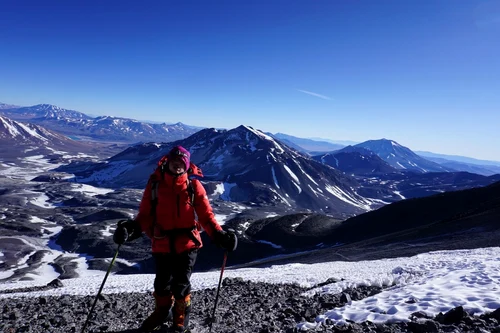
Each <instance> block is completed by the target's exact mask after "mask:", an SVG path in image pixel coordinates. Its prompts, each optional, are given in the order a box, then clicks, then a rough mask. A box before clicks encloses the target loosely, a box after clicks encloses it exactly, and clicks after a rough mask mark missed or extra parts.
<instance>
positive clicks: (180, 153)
mask: <svg viewBox="0 0 500 333" xmlns="http://www.w3.org/2000/svg"><path fill="white" fill-rule="evenodd" d="M190 156H191V154H190V153H189V151H187V149H186V148H184V147H182V146H175V147H174V148H172V150H170V152H169V153H168V159H169V160H173V159H175V158H180V159H181V160H182V161H183V162H184V165H185V166H186V168H185V169H186V170H187V169H189V166H190V165H191V162H190V161H189V158H190Z"/></svg>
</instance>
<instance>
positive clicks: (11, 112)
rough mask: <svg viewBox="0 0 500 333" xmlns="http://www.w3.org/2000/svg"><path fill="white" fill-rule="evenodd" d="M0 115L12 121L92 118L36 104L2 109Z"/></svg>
mask: <svg viewBox="0 0 500 333" xmlns="http://www.w3.org/2000/svg"><path fill="white" fill-rule="evenodd" d="M2 113H3V114H4V115H6V116H7V117H9V118H11V119H14V120H27V119H30V120H37V121H43V120H63V119H65V120H77V119H86V120H90V119H92V117H89V116H87V115H86V114H84V113H81V112H78V111H74V110H67V109H63V108H60V107H58V106H55V105H51V104H37V105H33V106H25V107H14V108H4V110H2Z"/></svg>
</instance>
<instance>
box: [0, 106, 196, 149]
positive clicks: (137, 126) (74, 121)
mask: <svg viewBox="0 0 500 333" xmlns="http://www.w3.org/2000/svg"><path fill="white" fill-rule="evenodd" d="M0 114H3V115H5V116H7V117H9V118H11V119H14V120H21V121H29V122H30V123H34V124H38V125H42V126H44V127H46V128H48V129H51V130H53V131H56V132H59V133H62V134H64V135H68V136H74V137H78V138H82V139H87V138H90V139H93V140H100V141H111V142H130V143H132V142H139V141H144V142H147V141H158V142H170V141H175V140H180V139H183V138H186V137H188V136H190V135H191V134H193V133H195V132H197V131H198V130H200V128H197V127H193V126H188V125H185V124H182V123H176V124H168V125H167V124H165V123H162V124H158V123H147V122H142V121H138V120H134V119H129V118H121V117H111V116H100V117H96V118H93V117H90V116H88V115H86V114H84V113H81V112H78V111H73V110H67V109H63V108H60V107H58V106H55V105H50V104H40V105H34V106H30V107H17V108H5V109H0Z"/></svg>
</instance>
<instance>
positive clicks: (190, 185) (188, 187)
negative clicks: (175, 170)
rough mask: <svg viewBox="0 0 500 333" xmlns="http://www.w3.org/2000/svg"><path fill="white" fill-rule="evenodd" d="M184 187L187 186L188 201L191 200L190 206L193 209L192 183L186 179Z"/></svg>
mask: <svg viewBox="0 0 500 333" xmlns="http://www.w3.org/2000/svg"><path fill="white" fill-rule="evenodd" d="M186 185H187V191H188V195H189V199H191V201H190V205H191V206H193V207H194V193H195V192H194V185H193V181H192V180H191V179H189V178H188V179H187V180H186Z"/></svg>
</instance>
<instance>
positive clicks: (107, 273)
mask: <svg viewBox="0 0 500 333" xmlns="http://www.w3.org/2000/svg"><path fill="white" fill-rule="evenodd" d="M120 246H121V244H119V245H118V248H117V249H116V252H115V256H114V257H113V260H111V264H110V265H109V267H108V271H107V272H106V275H105V276H104V280H103V281H102V284H101V288H99V291H98V292H97V295H96V296H95V299H94V304H92V308H91V309H90V312H89V314H88V316H87V320H86V321H85V325H83V328H82V332H81V333H84V332H85V328H87V324H88V323H89V320H90V316H91V315H92V312H93V311H94V308H95V305H96V304H97V299H98V298H99V295H100V294H101V291H102V288H103V287H104V284H105V283H106V279H107V278H108V275H109V273H110V272H111V267H113V264H114V263H115V260H116V257H117V256H118V251H120Z"/></svg>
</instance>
